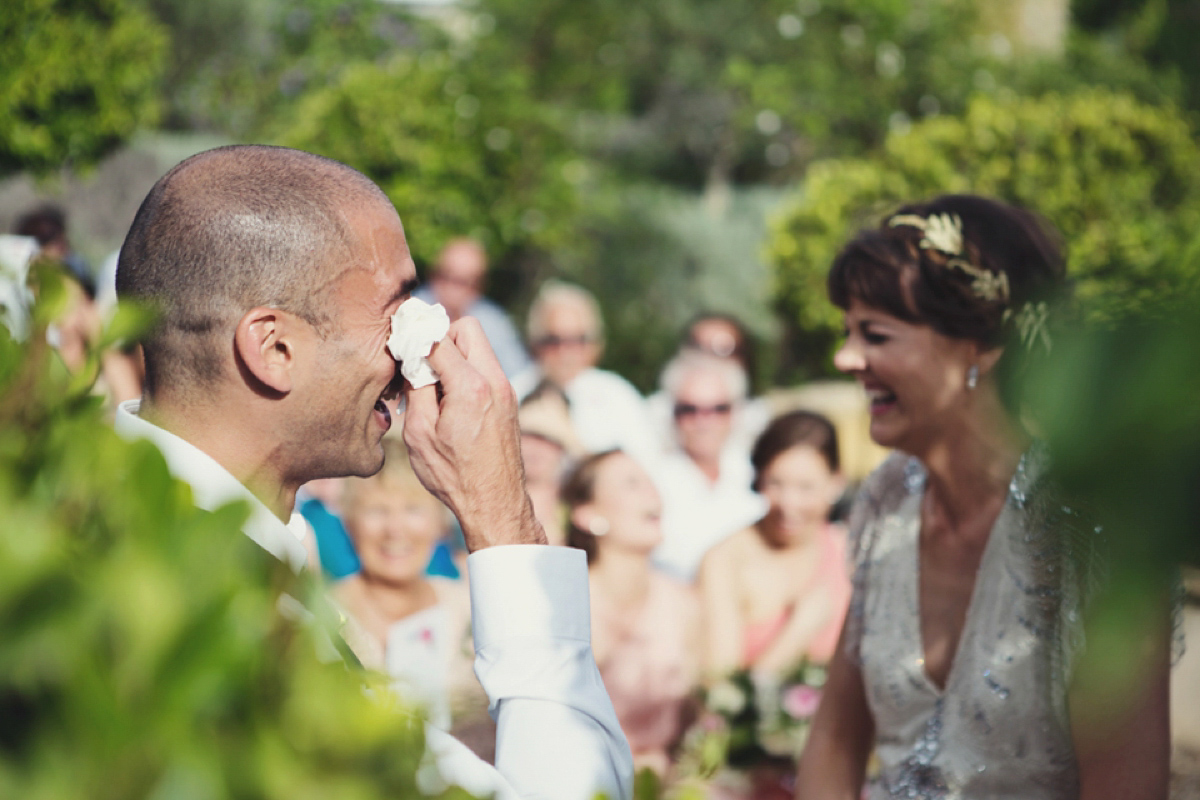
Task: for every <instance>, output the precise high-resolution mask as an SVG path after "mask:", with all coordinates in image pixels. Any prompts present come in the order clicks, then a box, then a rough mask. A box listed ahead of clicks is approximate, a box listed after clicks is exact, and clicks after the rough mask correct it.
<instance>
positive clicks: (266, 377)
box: [233, 306, 296, 395]
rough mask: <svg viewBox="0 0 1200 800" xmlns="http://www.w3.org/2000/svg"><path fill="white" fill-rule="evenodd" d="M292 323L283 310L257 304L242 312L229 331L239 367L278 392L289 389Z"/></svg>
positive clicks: (291, 359) (291, 360) (293, 346)
mask: <svg viewBox="0 0 1200 800" xmlns="http://www.w3.org/2000/svg"><path fill="white" fill-rule="evenodd" d="M294 327H295V324H294V320H293V319H292V317H291V316H290V315H289V314H287V313H286V312H283V311H280V310H279V309H277V308H265V307H262V306H259V307H257V308H252V309H250V310H249V311H247V312H246V313H245V314H244V315H243V316H242V318H241V320H239V321H238V324H237V328H236V329H235V330H234V334H233V346H234V349H235V350H236V352H237V357H238V360H239V361H240V362H241V363H242V365H243V368H244V369H245V370H246V371H247V372H249V374H250V375H252V376H253V377H254V378H255V379H256V380H257V381H258V382H259V383H260V384H262V385H263V386H264V387H266V388H268V389H271V390H273V391H275V392H278V393H279V394H281V395H284V394H287V393H288V392H290V391H291V390H292V369H293V367H294V366H295V363H296V351H295V345H294V342H293V336H294Z"/></svg>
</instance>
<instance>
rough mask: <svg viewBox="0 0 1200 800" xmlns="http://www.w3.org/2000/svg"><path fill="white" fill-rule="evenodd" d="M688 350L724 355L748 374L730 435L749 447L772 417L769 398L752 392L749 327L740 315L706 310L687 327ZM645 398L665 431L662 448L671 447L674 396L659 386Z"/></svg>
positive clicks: (682, 345) (655, 422)
mask: <svg viewBox="0 0 1200 800" xmlns="http://www.w3.org/2000/svg"><path fill="white" fill-rule="evenodd" d="M689 351H694V352H698V353H707V354H708V355H710V356H713V357H714V358H720V359H725V360H727V361H729V362H730V363H732V364H736V365H737V366H738V367H739V368H740V369H741V370H742V373H743V374H745V376H746V386H747V396H746V398H745V399H744V400H743V401H742V404H741V409H740V410H739V412H738V415H737V417H736V419H735V420H734V428H733V431H732V433H731V434H730V436H731V438H732V439H733V440H735V441H739V442H740V443H741V445H742V446H743V447H744V448H745V449H746V450H749V449H750V445H751V444H752V443H753V442H754V439H755V437H757V436H758V434H759V433H761V432H762V429H763V428H765V427H766V426H767V423H768V422H770V421H771V408H770V405H769V404H768V403H767V401H766V400H765V399H764V398H762V397H755V396H751V395H752V394H753V392H752V388H753V384H754V378H755V375H756V372H755V358H754V343H753V340H752V339H751V336H750V333H749V331H747V330H746V327H745V326H744V325H742V323H741V322H740V321H739V320H738V319H737V317H734V316H732V315H730V314H722V313H720V312H716V311H703V312H701V313H699V314H697V315H696V316H695V317H693V318H692V320H691V321H690V322H689V323H688V324H687V327H686V328H684V334H683V341H682V342H681V343H680V345H679V353H680V354H682V353H684V352H689ZM646 402H647V404H648V406H649V408H650V417H651V420H652V423H653V425H654V428H655V430H657V431H659V432H661V433H662V434H663V443H662V446H663V449H664V450H670V449H671V447H672V446H673V445H674V444H675V442H674V441H672V438H671V436H672V434H673V425H672V424H671V412H672V403H671V397H670V396H669V395H668V394H667V392H665V391H661V390H660V391H658V392H655V393H654V394H653V395H651V396H650V397H649V398H648V399H647V401H646Z"/></svg>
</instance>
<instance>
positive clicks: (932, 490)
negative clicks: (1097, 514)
mask: <svg viewBox="0 0 1200 800" xmlns="http://www.w3.org/2000/svg"><path fill="white" fill-rule="evenodd" d="M1064 284H1065V264H1064V259H1063V254H1062V251H1061V248H1060V245H1059V243H1058V239H1057V237H1056V236H1055V235H1054V234H1053V233H1052V232H1051V231H1050V230H1049V228H1048V226H1046V225H1045V224H1044V223H1043V222H1042V221H1041V220H1040V219H1039V218H1037V217H1035V216H1034V215H1033V214H1030V213H1029V212H1026V211H1023V210H1021V209H1018V208H1013V207H1011V206H1007V205H1004V204H1002V203H999V202H996V201H993V200H988V199H985V198H981V197H972V196H966V195H949V196H944V197H939V198H937V199H935V200H933V201H931V202H927V203H918V204H913V205H909V206H905V207H904V208H901V209H900V210H899V211H898V212H897V213H896V214H894V215H892V216H891V217H889V218H887V219H886V220H884V221H883V223H882V224H881V225H880V226H879V227H878V228H875V229H871V230H865V231H862V232H861V233H859V234H858V235H857V236H856V237H855V238H854V239H853V240H852V241H850V242H849V243H848V244H847V245H846V246H845V247H844V248H843V249H842V251H841V252H840V253H839V254H838V256H837V258H836V259H835V260H834V262H833V266H832V268H831V270H830V274H829V293H830V297H831V299H832V300H833V302H834V304H835V305H837V306H838V307H839V308H841V309H842V311H843V312H844V314H845V323H846V340H845V342H844V343H843V344H842V346H841V349H839V350H838V352H837V354H836V355H835V357H834V364H835V365H836V366H837V367H838V369H840V370H842V371H843V372H846V373H848V374H850V375H853V376H854V377H855V378H857V379H858V381H859V383H861V384H862V386H863V388H864V389H865V390H866V392H867V395H868V397H869V399H870V404H871V437H872V438H873V439H874V440H875V441H876V442H877V443H879V444H880V445H883V446H886V447H892V448H895V449H896V450H897V451H898V452H897V453H896V454H895V455H893V456H892V457H891V458H890V459H888V461H886V462H885V463H884V464H883V465H882V466H881V467H880V468H879V469H877V470H876V471H875V472H874V473H873V474H872V475H871V477H870V478H868V480H867V481H866V483H865V484H864V486H863V488H862V489H861V490H860V492H859V494H858V497H857V499H856V501H855V506H854V509H853V511H852V513H851V519H850V551H851V554H852V556H853V559H854V563H855V565H856V571H855V573H854V589H853V592H854V594H853V597H852V599H851V603H850V610H849V612H848V614H847V617H846V624H845V629H844V631H843V633H842V641H841V644H840V646H839V647H838V649H837V651H836V652H835V654H834V657H833V660H832V661H831V664H830V668H829V677H828V681H827V683H826V684H825V688H824V696H823V699H822V702H821V706H820V708H819V710H818V711H817V715H816V719H815V721H814V724H813V728H812V731H811V735H810V736H809V739H808V745H807V747H806V749H805V751H804V755H803V758H802V759H801V763H800V769H799V787H798V789H799V791H798V796H799V797H802V798H810V797H822V798H824V797H847V798H850V797H854V798H857V797H859V796H860V794H861V793H862V790H863V782H864V774H865V771H866V765H867V760H868V758H869V756H870V754H871V753H872V752H874V754H875V756H876V758H877V759H878V762H879V772H880V776H879V780H878V781H877V782H873V783H872V784H871V785H870V786H869V787H868V789H867V792H866V796H867V797H869V798H871V799H872V800H875V798H880V799H882V798H884V797H897V796H903V797H950V796H954V797H978V798H1001V797H1022V798H1031V799H1037V798H1047V799H1049V798H1054V799H1055V800H1057V799H1058V798H1063V799H1064V800H1065V799H1066V798H1072V800H1074V798H1085V800H1093V799H1094V798H1133V797H1138V798H1142V797H1145V798H1149V797H1157V798H1161V797H1166V795H1167V775H1168V769H1167V767H1168V759H1169V750H1170V745H1169V739H1170V735H1169V725H1168V696H1169V691H1168V683H1169V681H1168V679H1169V675H1168V673H1169V662H1170V654H1169V649H1170V646H1169V642H1170V635H1169V627H1170V626H1169V622H1168V621H1167V620H1165V619H1164V620H1163V624H1162V626H1160V627H1159V629H1158V630H1154V629H1151V630H1148V631H1147V635H1146V637H1145V638H1144V639H1143V640H1141V641H1137V642H1124V643H1122V644H1121V645H1119V646H1118V647H1119V648H1120V649H1121V650H1122V651H1123V652H1124V653H1126V654H1130V657H1129V660H1128V661H1123V662H1122V664H1123V666H1122V667H1121V669H1128V670H1130V671H1131V673H1130V674H1131V675H1138V676H1139V680H1137V681H1136V682H1134V681H1131V682H1130V683H1129V688H1130V692H1129V693H1128V695H1127V696H1123V697H1120V698H1116V697H1114V696H1113V695H1112V693H1111V692H1104V693H1103V694H1100V693H1097V692H1096V691H1095V689H1094V688H1090V685H1089V683H1088V681H1086V680H1084V681H1082V682H1079V681H1077V680H1076V679H1077V678H1079V677H1080V676H1095V675H1096V674H1097V672H1096V670H1104V671H1107V670H1111V669H1113V668H1114V665H1113V663H1112V662H1111V661H1106V660H1098V659H1107V658H1109V657H1110V656H1111V655H1112V654H1113V653H1115V652H1116V650H1115V649H1111V650H1110V649H1109V648H1100V647H1092V646H1088V647H1086V648H1082V647H1080V645H1081V644H1082V643H1083V640H1084V636H1083V634H1084V631H1083V627H1082V626H1083V619H1084V616H1085V614H1086V612H1087V610H1088V609H1087V607H1086V601H1087V598H1089V597H1091V596H1093V593H1094V592H1095V591H1096V589H1097V588H1098V581H1099V579H1100V576H1102V575H1103V567H1102V564H1101V563H1100V561H1099V560H1098V559H1097V554H1096V539H1097V534H1096V531H1095V530H1093V528H1092V526H1091V525H1089V524H1087V523H1086V522H1084V521H1083V520H1082V519H1080V518H1078V517H1077V516H1075V515H1073V514H1071V513H1069V511H1068V510H1064V508H1063V505H1062V501H1061V500H1056V496H1057V494H1058V493H1057V492H1056V491H1055V489H1054V487H1053V485H1052V484H1051V482H1050V481H1049V480H1048V479H1047V477H1046V469H1045V467H1046V464H1045V460H1046V456H1045V453H1044V448H1042V447H1040V446H1038V445H1036V444H1034V443H1033V442H1032V440H1031V437H1030V435H1029V433H1028V432H1027V431H1026V430H1025V428H1024V427H1023V425H1022V419H1021V416H1020V414H1019V413H1017V409H1016V408H1015V407H1014V404H1012V398H1013V397H1014V395H1010V394H1005V393H1002V392H1001V386H1002V378H1001V376H1002V375H1003V376H1005V377H1006V378H1009V379H1013V380H1015V379H1017V378H1019V376H1020V374H1021V371H1020V366H1021V363H1022V361H1023V360H1025V359H1026V357H1028V356H1029V355H1030V354H1031V353H1038V352H1044V351H1045V349H1046V348H1048V347H1049V346H1050V345H1051V341H1050V332H1049V329H1048V328H1047V327H1046V326H1047V319H1048V316H1049V314H1050V310H1051V308H1052V306H1050V305H1049V303H1050V302H1051V301H1052V300H1053V299H1054V298H1055V296H1056V295H1058V294H1059V293H1060V292H1061V291H1062V288H1063V286H1064ZM1004 385H1005V387H1006V388H1009V389H1012V388H1014V387H1013V386H1012V385H1011V384H1004ZM1088 644H1089V645H1091V639H1090V638H1089V640H1088ZM1139 673H1140V674H1139Z"/></svg>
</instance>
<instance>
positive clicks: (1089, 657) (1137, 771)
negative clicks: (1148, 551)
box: [1070, 630, 1171, 800]
mask: <svg viewBox="0 0 1200 800" xmlns="http://www.w3.org/2000/svg"><path fill="white" fill-rule="evenodd" d="M1170 639H1171V637H1170V634H1169V632H1166V631H1162V630H1159V631H1158V632H1157V633H1156V634H1155V635H1153V636H1150V637H1146V638H1145V639H1143V641H1141V642H1140V643H1139V642H1131V643H1129V644H1128V645H1127V646H1126V647H1127V648H1128V649H1138V650H1140V652H1139V653H1137V654H1136V656H1134V659H1135V662H1136V663H1137V664H1138V665H1139V668H1138V669H1136V670H1131V671H1130V673H1131V674H1133V675H1136V676H1137V677H1136V678H1127V679H1126V683H1132V684H1133V685H1132V686H1130V687H1128V688H1127V689H1126V690H1125V691H1114V687H1113V679H1112V669H1111V664H1108V665H1106V664H1104V663H1103V662H1104V660H1105V656H1106V655H1108V654H1107V653H1105V652H1103V651H1101V648H1099V647H1092V648H1089V649H1088V650H1085V651H1084V653H1083V655H1082V656H1081V657H1080V663H1079V665H1078V667H1077V669H1076V672H1075V675H1076V679H1075V680H1074V681H1073V683H1072V685H1071V692H1070V713H1071V734H1072V737H1073V738H1074V740H1075V753H1076V758H1077V759H1078V762H1079V780H1080V792H1079V797H1080V800H1109V799H1110V798H1111V799H1112V800H1116V799H1117V798H1122V799H1124V798H1130V799H1131V800H1134V799H1136V800H1142V798H1146V800H1151V799H1152V800H1162V799H1163V798H1166V797H1167V791H1168V784H1169V783H1170V762H1171V725H1170V681H1171V655H1170V651H1171V641H1170ZM1122 649H1123V650H1125V652H1122V653H1121V654H1120V655H1122V656H1124V655H1125V654H1126V652H1128V651H1127V650H1126V649H1125V648H1122ZM1096 651H1101V652H1099V653H1097V652H1096ZM1126 683H1122V684H1121V688H1126Z"/></svg>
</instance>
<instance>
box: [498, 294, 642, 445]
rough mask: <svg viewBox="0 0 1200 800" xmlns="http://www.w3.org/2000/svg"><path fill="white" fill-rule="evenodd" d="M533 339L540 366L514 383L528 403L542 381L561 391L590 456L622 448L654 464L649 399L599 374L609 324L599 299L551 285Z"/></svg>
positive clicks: (535, 310)
mask: <svg viewBox="0 0 1200 800" xmlns="http://www.w3.org/2000/svg"><path fill="white" fill-rule="evenodd" d="M527 327H528V336H529V343H530V347H531V348H532V349H533V354H534V358H535V359H536V360H537V364H536V365H535V366H534V367H532V368H530V369H528V370H526V371H525V372H523V373H521V374H520V375H518V376H517V377H516V378H514V379H513V388H514V389H516V390H517V396H518V397H520V398H524V397H525V396H526V395H528V394H530V393H531V392H532V391H533V390H534V389H536V388H537V387H538V385H539V384H540V383H542V381H549V382H550V383H552V384H553V385H555V386H557V387H558V388H560V389H562V391H563V393H564V394H565V395H566V396H567V402H568V403H569V404H570V413H571V424H572V426H573V427H574V429H575V433H576V435H578V436H579V439H580V441H581V442H582V444H583V447H584V449H585V450H587V452H589V453H599V452H603V451H605V450H612V449H615V448H619V449H621V450H624V451H625V452H626V453H629V454H630V455H632V456H634V457H635V458H637V459H638V460H639V461H641V462H643V464H646V465H651V464H652V463H653V460H654V457H655V456H656V455H657V453H656V448H655V446H654V440H655V436H654V431H653V429H652V428H651V426H650V421H649V418H648V416H647V409H646V403H645V400H644V399H643V398H642V396H641V395H640V394H639V393H638V390H637V389H635V388H634V387H633V385H632V384H631V383H629V381H627V380H625V379H624V378H622V377H621V376H620V375H617V374H616V373H615V372H608V371H606V370H602V369H597V368H596V364H597V363H599V361H600V356H601V354H602V353H603V352H604V323H603V320H602V318H601V316H600V306H599V304H598V303H597V302H596V298H595V297H593V296H592V295H591V293H589V292H587V291H586V290H584V289H581V288H580V287H578V286H574V285H572V284H569V283H563V282H562V281H547V282H546V283H544V284H543V285H542V288H541V289H540V290H539V291H538V294H537V297H535V298H534V300H533V304H532V305H531V306H530V308H529V319H528V325H527Z"/></svg>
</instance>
